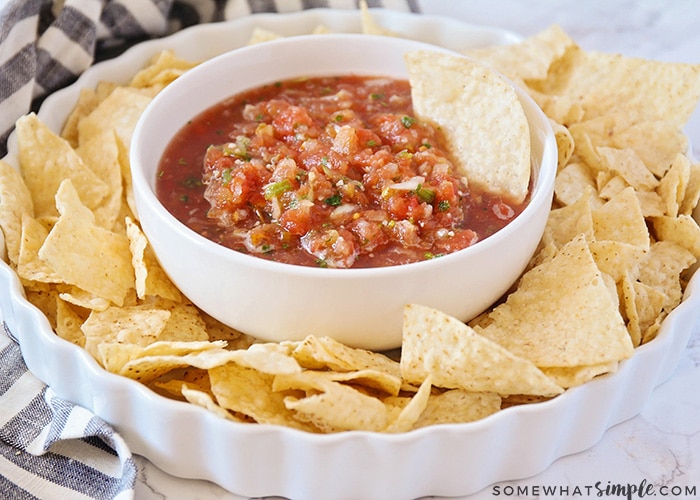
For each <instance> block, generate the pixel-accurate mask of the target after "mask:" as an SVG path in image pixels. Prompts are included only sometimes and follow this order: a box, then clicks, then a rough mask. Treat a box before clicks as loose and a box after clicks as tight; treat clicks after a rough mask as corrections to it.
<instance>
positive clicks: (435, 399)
mask: <svg viewBox="0 0 700 500" xmlns="http://www.w3.org/2000/svg"><path fill="white" fill-rule="evenodd" d="M500 409H501V397H500V396H499V395H498V394H495V393H493V392H470V391H465V390H462V389H451V390H448V391H445V392H442V393H439V394H431V396H430V398H429V399H428V402H427V404H426V407H425V409H424V410H423V413H422V414H421V416H420V417H419V418H418V420H417V421H416V423H415V425H414V427H416V428H417V427H425V426H427V425H436V424H459V423H465V422H474V421H475V420H480V419H482V418H485V417H488V416H489V415H491V414H493V413H496V412H497V411H499V410H500Z"/></svg>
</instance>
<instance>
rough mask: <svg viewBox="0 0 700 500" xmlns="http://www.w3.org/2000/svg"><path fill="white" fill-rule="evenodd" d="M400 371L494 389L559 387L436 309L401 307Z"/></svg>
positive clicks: (412, 378) (413, 378)
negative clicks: (401, 343)
mask: <svg viewBox="0 0 700 500" xmlns="http://www.w3.org/2000/svg"><path fill="white" fill-rule="evenodd" d="M401 374H402V376H403V377H404V379H406V380H407V381H409V382H412V383H416V384H420V383H422V382H423V381H424V380H425V379H427V378H431V380H432V382H433V384H434V385H435V386H438V387H443V388H448V389H455V388H458V389H465V390H469V391H474V392H496V393H498V394H505V395H508V394H538V395H545V396H552V395H556V394H559V393H561V392H562V389H561V388H560V387H559V386H557V385H556V384H555V383H554V382H552V380H550V379H549V378H548V377H547V376H546V375H544V374H543V373H542V372H541V371H540V370H539V369H538V368H537V367H536V366H535V365H534V364H532V362H530V361H529V360H527V359H524V358H521V357H518V356H517V355H514V354H513V353H511V352H508V351H507V350H506V349H504V348H503V347H501V346H500V345H498V344H497V343H495V342H492V341H491V340H489V339H488V338H485V337H482V336H480V335H479V334H477V333H476V332H475V331H474V329H472V328H471V327H470V326H468V325H466V324H464V323H462V322H461V321H459V320H458V319H456V318H453V317H452V316H449V315H447V314H445V313H443V312H440V311H438V310H436V309H432V308H429V307H425V306H419V305H415V304H412V305H408V306H406V307H405V308H404V325H403V346H402V351H401Z"/></svg>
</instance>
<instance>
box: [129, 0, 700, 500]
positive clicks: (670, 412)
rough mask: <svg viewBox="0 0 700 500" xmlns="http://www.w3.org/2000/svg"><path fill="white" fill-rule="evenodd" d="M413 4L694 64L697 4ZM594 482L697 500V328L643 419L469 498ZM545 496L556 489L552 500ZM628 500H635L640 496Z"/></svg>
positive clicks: (575, 493) (154, 491)
mask: <svg viewBox="0 0 700 500" xmlns="http://www.w3.org/2000/svg"><path fill="white" fill-rule="evenodd" d="M386 3H387V4H390V2H388V1H387V2H386ZM419 4H420V6H421V9H422V12H423V13H424V14H428V15H442V16H448V17H451V18H456V19H460V20H462V21H465V22H469V23H475V24H485V25H491V26H497V27H500V28H505V29H508V30H511V31H514V32H516V33H519V34H521V35H523V36H528V35H532V34H534V33H536V32H538V31H540V30H542V29H544V28H546V27H547V26H549V25H551V24H554V23H557V24H559V25H560V26H562V27H563V28H564V30H565V31H566V32H567V33H568V34H569V35H570V36H571V37H572V38H573V39H574V40H576V41H577V42H578V44H579V45H581V46H582V47H583V48H584V49H587V50H599V51H606V52H619V53H621V54H624V55H627V56H636V57H644V58H651V59H658V60H663V61H670V62H690V63H700V1H698V0H670V1H663V2H662V1H658V0H641V1H640V0H637V1H634V0H613V1H608V0H593V1H580V0H524V1H519V0H496V1H493V0H492V1H488V2H486V1H483V0H482V1H479V0H419ZM687 131H688V134H689V136H690V138H691V143H692V144H694V150H693V153H694V156H695V158H700V110H698V111H696V113H695V114H694V115H693V118H692V119H691V121H690V123H689V124H688V128H687ZM523 459H526V457H523ZM138 463H139V466H140V474H139V479H138V486H137V489H136V498H137V499H138V500H155V499H181V498H189V499H194V498H197V499H201V500H209V499H240V498H241V497H239V496H237V495H234V494H232V493H230V492H226V491H224V490H222V489H221V488H219V487H217V486H215V485H213V484H211V483H207V482H204V481H192V480H183V479H179V478H174V477H172V476H169V475H167V474H165V473H163V472H162V471H160V470H159V469H157V468H156V467H155V466H153V465H152V464H150V463H148V462H147V461H146V460H144V459H141V458H138ZM407 480H410V479H409V478H407ZM596 483H598V484H599V486H600V487H602V488H606V487H608V486H618V485H619V486H621V487H623V486H624V487H626V486H627V485H635V486H637V487H638V486H639V485H640V484H641V483H644V485H651V487H652V488H653V491H654V492H655V494H656V497H657V498H659V497H661V498H663V497H669V498H684V499H690V498H700V328H696V331H695V333H694V335H693V336H692V338H691V339H690V342H689V344H688V346H687V348H686V350H685V353H684V355H683V357H682V359H681V361H680V363H679V365H678V368H677V369H676V371H675V373H674V374H673V375H672V377H671V378H670V379H669V380H668V381H667V382H666V383H664V384H662V385H661V386H659V387H658V388H657V389H656V390H654V391H653V393H652V394H651V397H650V399H649V401H648V402H647V404H646V406H645V407H644V408H643V410H642V412H641V414H639V415H638V416H636V417H634V418H632V419H630V420H628V421H626V422H623V423H621V424H619V425H617V426H615V427H613V428H611V429H609V430H608V432H606V433H605V435H604V436H603V438H602V439H601V440H600V441H599V442H598V443H597V444H596V445H595V446H593V447H592V448H590V449H589V450H586V451H584V452H581V453H578V454H575V455H571V456H568V457H564V458H561V459H559V460H557V461H556V462H554V463H553V464H552V465H551V466H550V467H549V468H548V469H547V470H545V471H544V472H542V473H541V474H539V475H537V476H535V477H532V478H529V479H525V480H520V481H513V482H505V483H499V484H497V485H493V486H490V487H488V488H486V489H484V490H482V491H481V492H480V493H478V494H476V495H472V496H470V497H468V498H470V500H471V499H474V500H481V499H493V498H499V497H501V498H542V497H545V496H548V497H550V498H597V497H598V490H597V488H596V486H595V485H596ZM545 488H549V489H550V490H549V491H552V490H551V488H554V494H547V493H546V492H545ZM619 491H620V490H618V492H619ZM633 498H640V496H639V493H636V494H634V496H633Z"/></svg>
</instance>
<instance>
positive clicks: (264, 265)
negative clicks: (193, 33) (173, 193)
mask: <svg viewBox="0 0 700 500" xmlns="http://www.w3.org/2000/svg"><path fill="white" fill-rule="evenodd" d="M319 40H321V41H323V43H324V44H328V43H330V42H335V43H340V44H346V43H349V42H351V41H352V42H355V43H356V42H357V41H358V40H362V43H367V44H377V43H385V44H386V43H388V44H390V45H393V44H401V45H408V46H411V47H413V48H412V49H411V50H415V49H417V48H423V49H429V50H436V51H439V52H446V53H451V54H454V55H457V56H460V57H464V58H465V59H470V58H469V57H468V56H466V55H464V54H460V53H459V52H456V51H453V50H450V49H446V48H444V47H441V46H438V45H434V44H432V43H426V42H421V41H416V40H411V39H404V38H393V37H386V36H381V35H365V34H361V33H330V34H324V35H323V36H322V38H321V37H319V35H313V34H311V35H295V36H292V37H284V38H281V39H276V40H270V41H267V42H265V43H264V44H253V45H246V46H242V47H238V48H234V49H232V50H230V51H227V52H224V53H222V54H219V55H217V56H215V57H213V58H211V59H208V60H206V61H204V62H202V63H201V64H199V65H198V66H196V67H194V68H192V69H190V70H189V71H188V72H187V73H185V74H183V75H182V76H180V77H179V78H178V79H176V80H175V81H174V82H172V83H171V84H170V85H168V86H167V87H166V88H165V89H164V90H163V91H161V92H160V93H158V95H156V96H155V97H154V99H153V100H152V101H151V103H149V104H148V106H147V107H146V109H145V111H144V112H143V113H142V115H141V117H140V118H139V120H138V122H137V124H136V127H135V129H134V134H133V138H132V143H131V148H130V152H129V158H130V169H131V175H132V180H133V189H134V195H135V197H136V201H137V205H138V207H139V208H140V209H143V208H142V207H144V206H146V205H147V207H146V208H147V209H149V210H151V212H152V214H153V215H155V216H156V217H157V218H158V219H159V220H160V222H161V223H164V224H166V225H167V226H169V227H170V228H172V230H173V231H174V232H177V233H179V234H180V235H181V237H184V238H186V239H187V240H189V241H190V242H191V243H192V244H193V245H198V246H201V247H203V248H204V249H205V250H206V252H207V253H210V254H213V255H216V256H217V257H221V258H227V259H231V260H232V261H233V262H236V263H240V264H241V265H245V266H246V267H250V268H252V269H260V270H265V271H269V272H275V271H277V272H283V273H286V274H289V275H292V276H294V275H299V276H301V277H304V278H323V279H339V280H343V279H358V278H360V277H369V276H376V277H378V278H379V277H387V278H391V277H393V276H394V275H396V274H399V273H401V274H403V273H406V272H409V271H408V270H410V271H411V272H419V270H425V271H429V270H430V269H432V268H434V267H437V266H443V265H449V264H451V263H453V262H452V261H461V260H462V259H467V258H469V256H471V255H472V254H475V253H484V252H488V251H489V250H490V249H491V248H493V247H494V246H498V245H499V244H501V240H503V239H504V238H507V237H508V235H509V234H511V233H513V232H516V231H518V230H519V229H521V228H522V226H523V225H525V224H527V223H528V221H529V219H530V218H531V217H532V216H533V213H534V212H537V211H538V209H539V208H540V207H541V206H542V204H547V205H548V206H549V205H550V204H551V200H552V196H553V191H554V179H555V176H556V171H557V145H556V140H555V137H554V132H553V129H552V127H551V124H550V122H549V120H548V119H547V117H546V115H545V114H544V113H543V111H542V110H541V109H540V107H539V106H537V104H536V103H535V101H534V100H533V99H532V97H530V96H529V95H528V94H527V93H526V92H525V91H524V90H523V89H522V88H520V87H519V86H518V85H516V84H515V83H514V82H513V81H512V80H510V79H509V78H507V77H506V76H504V75H502V74H500V73H498V72H497V73H498V74H499V75H500V76H501V77H502V78H503V79H504V80H505V81H506V82H507V83H508V84H509V85H510V86H511V87H513V88H514V90H515V91H516V93H517V95H518V98H519V99H520V102H521V103H522V106H523V107H524V108H525V107H529V108H531V111H530V112H532V113H534V114H535V115H536V116H537V118H538V121H539V122H541V124H540V125H541V126H542V127H543V128H544V129H545V132H546V133H545V136H544V137H543V138H541V142H542V154H541V155H540V156H539V157H538V158H537V160H538V162H534V161H532V154H531V164H532V170H531V175H530V190H529V194H528V197H527V204H526V205H525V207H524V208H523V210H522V212H521V213H519V214H518V215H517V216H516V217H515V218H514V219H513V220H511V221H510V222H509V223H508V224H507V225H506V226H504V227H503V228H501V229H499V230H498V231H496V232H495V233H493V234H491V235H489V236H488V237H486V238H484V239H483V240H479V241H477V242H476V243H475V244H473V245H471V246H469V247H467V248H463V249H461V250H458V251H455V252H451V253H449V254H446V255H442V256H440V257H439V258H435V259H428V260H422V261H417V262H410V263H406V264H397V265H391V266H377V267H366V268H348V269H339V268H321V267H313V266H303V265H297V264H289V263H285V262H279V261H275V260H272V259H264V258H261V257H258V256H256V255H252V254H247V253H243V252H238V251H236V250H233V249H231V248H228V247H225V246H224V245H221V244H219V243H216V242H214V241H212V240H210V239H208V238H206V237H205V236H202V235H200V234H199V233H198V232H196V231H195V230H193V229H191V228H190V227H189V226H187V225H186V224H184V223H183V222H181V221H179V220H178V219H177V218H176V217H175V216H174V215H173V214H172V213H170V211H169V210H168V209H167V208H165V206H164V205H163V204H162V203H161V202H160V200H159V199H158V196H157V195H156V193H155V192H154V190H153V189H152V187H151V185H152V184H151V182H150V181H149V180H148V179H147V177H146V172H145V169H144V168H143V166H142V164H141V161H140V158H139V157H138V155H139V151H140V149H141V148H143V147H144V146H145V144H143V142H142V138H143V129H144V128H145V127H146V124H147V122H148V119H149V118H150V116H151V113H153V112H154V111H153V110H154V109H156V108H157V107H158V106H160V105H161V104H160V103H161V102H162V101H165V100H166V99H167V98H168V95H169V94H171V93H173V92H177V91H178V90H179V89H180V88H182V87H185V86H186V85H188V84H189V82H190V81H191V80H194V79H198V78H200V74H201V73H203V72H205V71H208V70H209V69H210V68H211V67H216V66H218V65H220V64H222V63H223V62H226V61H228V60H229V59H230V58H234V57H240V56H241V55H245V54H247V53H250V52H270V51H271V49H274V48H275V47H279V46H288V45H290V44H292V45H295V44H305V43H309V42H311V41H313V42H316V41H319ZM348 74H355V73H354V72H353V71H349V72H348ZM300 76H303V75H300ZM273 80H274V79H272V80H270V79H267V80H263V79H261V80H260V83H259V84H256V85H255V86H252V87H249V88H255V87H256V86H257V85H264V84H265V83H269V82H270V81H273ZM237 93H238V92H235V93H232V94H231V95H230V96H224V97H222V98H221V99H220V100H219V101H217V102H221V101H223V100H224V99H227V97H232V96H234V95H236V94H237ZM214 105H216V104H214ZM205 109H209V108H208V107H207V108H204V109H202V110H200V111H198V112H197V113H195V115H194V116H197V114H198V113H201V112H203V111H204V110H205ZM526 114H527V112H526ZM528 126H529V129H530V136H531V138H532V137H533V131H532V125H531V120H530V119H529V115H528ZM178 130H179V129H178ZM166 147H167V146H166ZM146 231H147V228H144V232H146ZM147 236H148V234H147Z"/></svg>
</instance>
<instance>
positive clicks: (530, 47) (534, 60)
mask: <svg viewBox="0 0 700 500" xmlns="http://www.w3.org/2000/svg"><path fill="white" fill-rule="evenodd" d="M573 44H574V41H573V40H572V39H571V38H570V37H569V35H567V34H566V33H565V32H564V30H562V28H561V27H560V26H558V25H556V24H555V25H552V26H549V27H548V28H546V29H544V30H542V31H540V32H539V33H536V34H535V35H533V36H531V37H528V38H525V39H524V40H522V41H521V42H519V43H514V44H511V45H494V46H492V47H484V48H477V49H470V50H467V51H465V52H464V53H465V54H466V55H468V56H469V57H473V58H474V59H478V60H479V61H482V62H485V63H488V64H490V65H491V66H493V68H494V69H496V70H497V71H499V72H500V73H502V74H504V75H506V76H508V78H511V79H513V80H532V79H542V78H546V77H547V71H548V70H549V67H550V66H551V64H552V62H553V61H555V60H557V59H558V58H559V57H561V56H562V55H563V54H564V52H566V49H567V48H568V47H569V46H571V45H573Z"/></svg>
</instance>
